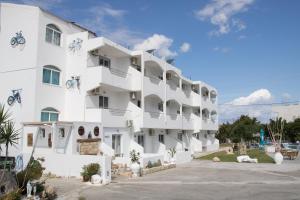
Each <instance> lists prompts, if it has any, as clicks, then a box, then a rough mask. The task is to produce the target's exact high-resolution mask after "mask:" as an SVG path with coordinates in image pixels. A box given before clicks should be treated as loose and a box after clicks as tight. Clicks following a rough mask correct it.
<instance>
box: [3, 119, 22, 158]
mask: <svg viewBox="0 0 300 200" xmlns="http://www.w3.org/2000/svg"><path fill="white" fill-rule="evenodd" d="M0 140H1V143H4V144H5V150H6V151H5V156H6V158H7V157H8V147H9V145H10V146H13V145H16V144H18V140H19V130H16V129H15V124H14V123H13V122H11V121H9V122H7V123H5V124H4V126H3V127H2V134H1V138H0Z"/></svg>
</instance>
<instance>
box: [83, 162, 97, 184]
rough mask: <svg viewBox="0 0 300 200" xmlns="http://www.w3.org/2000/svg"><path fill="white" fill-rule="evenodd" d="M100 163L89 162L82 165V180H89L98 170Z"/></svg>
mask: <svg viewBox="0 0 300 200" xmlns="http://www.w3.org/2000/svg"><path fill="white" fill-rule="evenodd" d="M100 169H101V168H100V165H99V164H98V163H91V164H89V165H84V166H83V167H82V170H83V171H82V172H81V176H82V177H83V181H85V182H86V181H90V180H91V177H92V176H93V175H95V174H98V172H99V170H100Z"/></svg>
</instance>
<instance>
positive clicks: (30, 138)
mask: <svg viewBox="0 0 300 200" xmlns="http://www.w3.org/2000/svg"><path fill="white" fill-rule="evenodd" d="M32 144H33V134H32V133H28V134H27V146H28V147H32Z"/></svg>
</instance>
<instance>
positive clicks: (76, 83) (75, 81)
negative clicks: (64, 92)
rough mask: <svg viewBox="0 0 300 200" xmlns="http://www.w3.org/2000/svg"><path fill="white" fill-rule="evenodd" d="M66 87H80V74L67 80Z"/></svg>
mask: <svg viewBox="0 0 300 200" xmlns="http://www.w3.org/2000/svg"><path fill="white" fill-rule="evenodd" d="M66 87H67V89H70V88H75V87H77V88H78V89H79V88H80V76H71V79H70V80H67V82H66Z"/></svg>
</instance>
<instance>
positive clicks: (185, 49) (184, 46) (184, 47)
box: [180, 42, 191, 53]
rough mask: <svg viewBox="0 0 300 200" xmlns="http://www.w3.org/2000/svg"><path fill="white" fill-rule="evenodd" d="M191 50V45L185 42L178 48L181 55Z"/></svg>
mask: <svg viewBox="0 0 300 200" xmlns="http://www.w3.org/2000/svg"><path fill="white" fill-rule="evenodd" d="M190 49H191V45H190V44H189V43H187V42H184V43H183V44H182V45H181V46H180V51H181V52H182V53H186V52H188V51H189V50H190Z"/></svg>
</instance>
